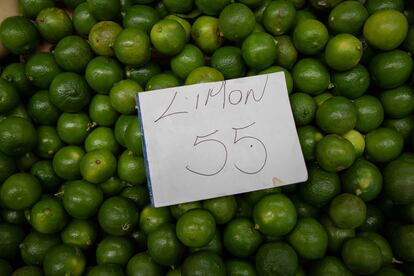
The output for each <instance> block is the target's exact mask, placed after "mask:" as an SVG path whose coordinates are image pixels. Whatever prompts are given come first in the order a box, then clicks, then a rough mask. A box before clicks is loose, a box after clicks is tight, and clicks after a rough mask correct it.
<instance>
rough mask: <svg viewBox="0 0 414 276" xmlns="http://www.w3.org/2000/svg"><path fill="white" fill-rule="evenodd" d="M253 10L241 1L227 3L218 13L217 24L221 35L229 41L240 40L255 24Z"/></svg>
mask: <svg viewBox="0 0 414 276" xmlns="http://www.w3.org/2000/svg"><path fill="white" fill-rule="evenodd" d="M255 23H256V21H255V17H254V14H253V12H252V11H251V10H250V9H249V8H248V7H247V6H246V5H244V4H242V3H232V4H230V5H227V6H226V7H225V8H224V9H223V10H222V11H221V12H220V15H219V21H218V26H219V29H220V32H222V33H223V36H224V37H225V38H226V39H228V40H231V41H242V40H243V39H244V38H246V37H247V36H248V35H249V34H250V33H251V32H252V31H253V28H254V26H255Z"/></svg>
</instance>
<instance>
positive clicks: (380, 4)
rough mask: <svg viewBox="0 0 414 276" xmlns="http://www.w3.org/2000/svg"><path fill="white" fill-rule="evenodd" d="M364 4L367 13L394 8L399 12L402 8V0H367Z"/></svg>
mask: <svg viewBox="0 0 414 276" xmlns="http://www.w3.org/2000/svg"><path fill="white" fill-rule="evenodd" d="M365 6H366V8H367V10H368V12H369V14H373V13H375V12H377V11H380V10H385V9H394V10H397V11H400V12H403V10H404V1H403V0H367V1H366V3H365Z"/></svg>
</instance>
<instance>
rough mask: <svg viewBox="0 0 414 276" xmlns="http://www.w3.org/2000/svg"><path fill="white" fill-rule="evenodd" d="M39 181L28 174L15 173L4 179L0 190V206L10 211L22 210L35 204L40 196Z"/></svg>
mask: <svg viewBox="0 0 414 276" xmlns="http://www.w3.org/2000/svg"><path fill="white" fill-rule="evenodd" d="M41 193H42V187H41V185H40V182H39V180H37V178H36V177H34V176H33V175H31V174H28V173H16V174H13V175H12V176H10V177H9V178H7V179H6V181H4V182H3V185H2V186H1V188H0V200H1V202H2V204H3V205H4V206H5V207H7V208H9V209H12V210H24V209H27V208H30V207H31V206H32V205H33V204H35V203H36V202H37V201H38V200H39V199H40V196H41Z"/></svg>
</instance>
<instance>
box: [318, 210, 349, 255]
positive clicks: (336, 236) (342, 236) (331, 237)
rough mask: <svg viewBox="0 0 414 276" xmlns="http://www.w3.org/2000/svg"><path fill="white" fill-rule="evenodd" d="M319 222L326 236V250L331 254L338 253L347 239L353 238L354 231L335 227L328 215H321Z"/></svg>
mask: <svg viewBox="0 0 414 276" xmlns="http://www.w3.org/2000/svg"><path fill="white" fill-rule="evenodd" d="M319 221H320V223H321V224H322V225H323V227H324V228H325V231H326V234H328V250H329V251H330V252H332V253H338V252H339V251H340V249H341V248H342V245H343V243H344V242H345V241H346V240H347V239H349V238H353V237H355V229H343V228H339V227H337V226H336V225H335V224H334V223H333V221H332V220H331V219H330V218H329V216H328V215H323V216H322V217H321V218H320V219H319Z"/></svg>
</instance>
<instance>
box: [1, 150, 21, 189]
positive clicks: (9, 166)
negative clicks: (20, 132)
mask: <svg viewBox="0 0 414 276" xmlns="http://www.w3.org/2000/svg"><path fill="white" fill-rule="evenodd" d="M15 172H17V167H16V162H15V160H14V159H13V158H11V157H9V156H7V155H5V154H4V153H2V152H0V182H1V183H3V182H4V181H5V180H6V179H7V178H8V177H9V176H11V175H12V174H14V173H15ZM0 189H1V188H0Z"/></svg>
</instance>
